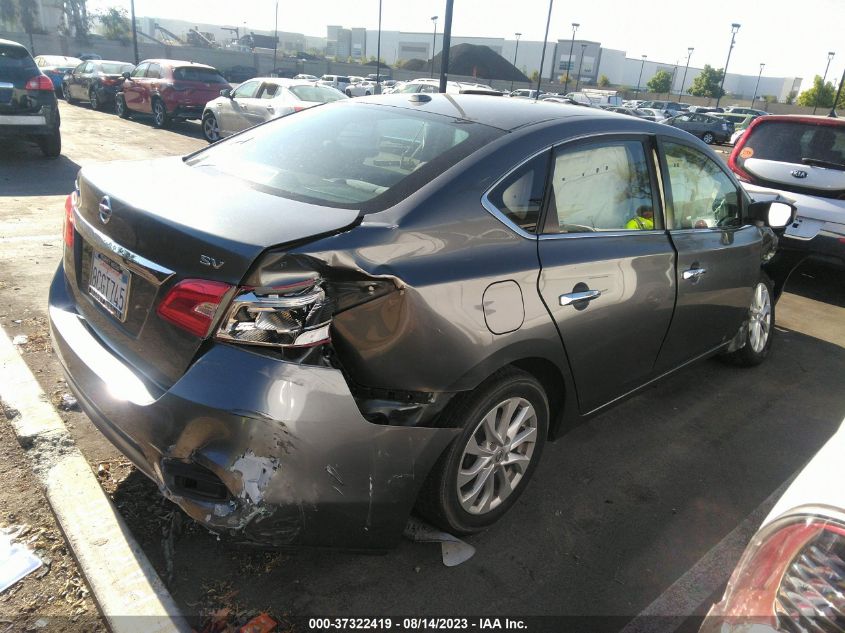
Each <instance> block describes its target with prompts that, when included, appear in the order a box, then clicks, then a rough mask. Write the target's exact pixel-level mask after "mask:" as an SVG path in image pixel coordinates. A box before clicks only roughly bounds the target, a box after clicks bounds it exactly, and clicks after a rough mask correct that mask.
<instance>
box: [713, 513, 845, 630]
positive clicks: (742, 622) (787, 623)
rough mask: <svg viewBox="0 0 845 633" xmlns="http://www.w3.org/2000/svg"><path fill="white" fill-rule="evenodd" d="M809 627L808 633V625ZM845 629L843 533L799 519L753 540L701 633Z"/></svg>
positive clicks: (838, 527)
mask: <svg viewBox="0 0 845 633" xmlns="http://www.w3.org/2000/svg"><path fill="white" fill-rule="evenodd" d="M809 623H811V626H809V628H808V626H807V625H808V624H809ZM754 625H760V626H763V627H769V628H768V629H766V630H769V629H771V630H776V631H803V630H813V631H815V630H818V631H841V630H843V629H845V527H843V524H841V523H840V522H839V521H836V520H833V519H828V518H822V517H818V516H806V515H799V516H793V517H788V518H786V519H781V520H779V521H776V522H775V523H772V524H771V525H769V526H767V527H766V528H764V529H763V530H761V532H760V533H759V534H758V535H757V536H755V537H754V540H753V541H752V542H751V543H750V544H749V546H748V548H747V549H746V550H745V553H744V554H743V556H742V559H741V560H740V562H739V564H738V565H737V568H736V570H735V571H734V573H733V575H732V576H731V579H730V582H729V583H728V587H727V589H726V590H725V597H724V598H723V600H722V601H721V602H720V603H719V604H717V605H715V606H714V607H713V609H712V610H711V611H710V615H709V617H708V618H707V620H706V621H705V626H704V627H702V631H705V630H706V631H721V632H723V633H730V632H731V631H748V630H751V629H750V628H749V626H751V627H752V628H753V626H754Z"/></svg>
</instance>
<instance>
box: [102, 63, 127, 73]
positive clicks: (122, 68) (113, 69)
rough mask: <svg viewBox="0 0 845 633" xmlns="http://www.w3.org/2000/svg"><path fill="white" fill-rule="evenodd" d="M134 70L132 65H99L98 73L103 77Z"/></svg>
mask: <svg viewBox="0 0 845 633" xmlns="http://www.w3.org/2000/svg"><path fill="white" fill-rule="evenodd" d="M134 68H135V67H134V66H133V65H132V64H100V71H101V72H102V73H103V74H105V75H122V74H123V73H131V72H132V70H133V69H134Z"/></svg>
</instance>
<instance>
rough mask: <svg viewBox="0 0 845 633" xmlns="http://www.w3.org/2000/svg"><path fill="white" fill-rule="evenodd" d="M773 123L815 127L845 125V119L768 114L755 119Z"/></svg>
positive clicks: (814, 115) (811, 115) (819, 115)
mask: <svg viewBox="0 0 845 633" xmlns="http://www.w3.org/2000/svg"><path fill="white" fill-rule="evenodd" d="M758 119H759V120H762V121H765V122H766V123H771V122H773V121H790V122H792V123H812V124H815V125H845V119H841V118H838V117H830V116H827V115H822V114H767V115H766V116H761V117H758V118H757V119H755V121H757V120H758Z"/></svg>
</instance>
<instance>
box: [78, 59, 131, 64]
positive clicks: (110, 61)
mask: <svg viewBox="0 0 845 633" xmlns="http://www.w3.org/2000/svg"><path fill="white" fill-rule="evenodd" d="M83 61H85V62H91V63H92V64H120V65H121V66H134V65H135V64H133V63H132V62H122V61H120V60H117V59H87V60H83Z"/></svg>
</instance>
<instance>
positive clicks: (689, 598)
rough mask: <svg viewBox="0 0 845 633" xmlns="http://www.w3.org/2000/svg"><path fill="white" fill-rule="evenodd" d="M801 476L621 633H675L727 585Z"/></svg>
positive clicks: (769, 499)
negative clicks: (754, 539)
mask: <svg viewBox="0 0 845 633" xmlns="http://www.w3.org/2000/svg"><path fill="white" fill-rule="evenodd" d="M799 472H800V469H799V470H797V471H796V472H795V473H794V474H793V475H792V476H791V477H789V478H788V479H787V480H786V481H785V482H783V483H782V484H781V485H780V486H779V487H778V488H777V490H775V491H774V492H773V493H772V494H770V495H769V496H768V497H767V498H766V500H765V501H763V503H761V504H760V505H759V506H757V508H755V510H754V511H753V512H752V513H751V514H749V515H748V516H747V517H746V518H745V520H744V521H743V522H742V523H740V524H739V525H737V526H736V527H735V528H734V529H733V530H732V531H731V532H730V533H729V534H728V535H727V536H726V537H725V538H723V539H722V540H721V541H719V542H718V543H717V544H716V546H715V547H713V548H711V549H710V551H709V552H707V553H706V554H705V555H704V556H702V557H701V558H700V559H699V560H698V562H697V563H696V564H695V565H693V566H692V567H691V568H690V569H689V570H688V571H687V572H686V573H685V574H684V575H683V576H681V577H680V578H678V579H677V580H676V581H675V582H674V583H672V585H671V586H670V587H669V588H668V589H667V590H666V591H664V592H663V593H662V594H661V595H660V596H659V597H658V598H657V600H655V601H654V602H652V603H651V604H650V605H648V606H647V607H646V608H645V609H644V610H643V611H642V612H641V613H640V614H639V615H638V616H637V617H635V618H634V619H633V620H631V621H630V622H628V624H626V625H625V628H623V629H622V630H621V631H620V633H672V632H673V631H675V630H676V629H677V628H678V627H679V626H680V625H681V624H682V623H683V622H684V620H686V619H687V618H688V617H689V616H690V615H692V614H693V613H694V612H695V610H696V609H697V608H698V607H699V606H700V605H701V603H702V602H704V601H705V600H707V598H708V597H710V596H711V595H712V594H713V592H715V591H716V590H718V589H719V587H720V586H721V585H723V584H724V583H725V582H727V580H728V578H729V577H730V575H731V573H732V572H733V569H734V567H735V566H736V564H737V563H738V562H739V558H740V556H742V552H743V551H744V550H745V546H746V545H748V542H749V541H750V540H751V537H752V536H753V535H754V533H755V532H757V530H758V529H759V527H760V524H761V523H762V522H763V519H765V518H766V516H767V515H768V514H769V512H770V511H771V509H772V508H773V507H774V505H775V503H776V502H777V500H778V499H779V498H780V497H781V495H783V493H784V491H785V490H786V489H787V487H789V484H791V483H792V480H793V479H794V478H795V476H796V475H797V474H798V473H799Z"/></svg>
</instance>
